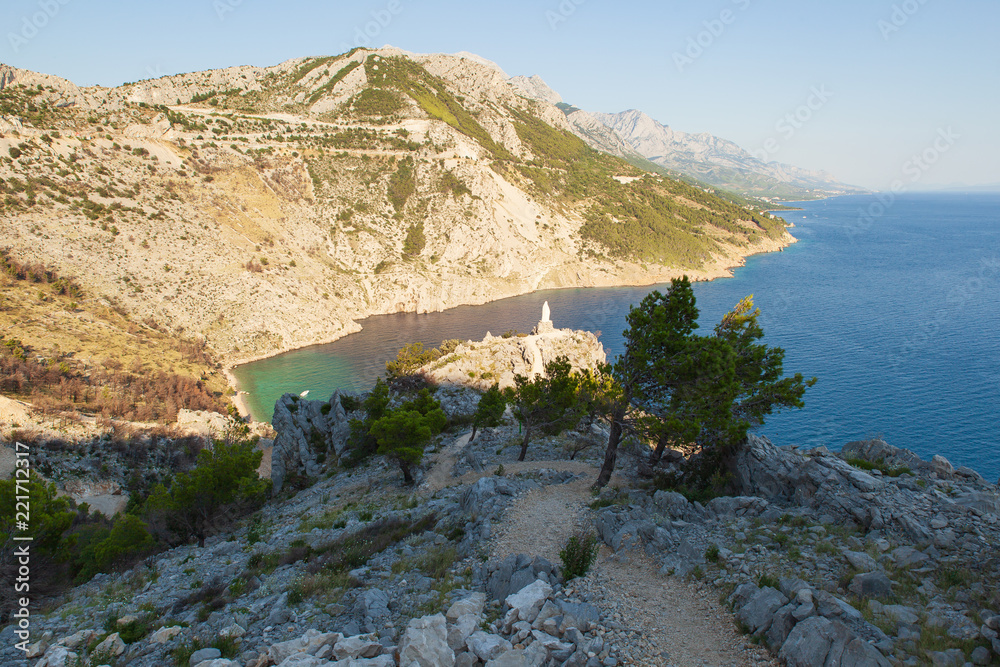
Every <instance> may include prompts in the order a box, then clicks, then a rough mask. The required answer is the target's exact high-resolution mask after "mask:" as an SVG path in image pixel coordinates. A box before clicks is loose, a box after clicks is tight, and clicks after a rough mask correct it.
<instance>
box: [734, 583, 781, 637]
mask: <svg viewBox="0 0 1000 667" xmlns="http://www.w3.org/2000/svg"><path fill="white" fill-rule="evenodd" d="M786 604H788V598H786V597H785V596H784V595H782V594H781V591H777V590H775V589H773V588H771V587H770V586H768V587H765V588H762V589H760V590H759V591H757V593H756V594H755V595H754V596H753V597H751V598H750V599H749V600H748V601H747V603H746V604H745V605H743V607H741V608H740V609H739V610H737V612H736V619H737V620H738V621H739V622H740V623H742V624H743V625H745V626H746V627H747V628H748V629H749V630H750V633H751V634H758V633H761V632H765V631H766V630H767V629H768V628H769V627H770V626H771V620H772V619H773V618H774V612H776V611H777V610H778V609H780V608H781V607H784V606H785V605H786Z"/></svg>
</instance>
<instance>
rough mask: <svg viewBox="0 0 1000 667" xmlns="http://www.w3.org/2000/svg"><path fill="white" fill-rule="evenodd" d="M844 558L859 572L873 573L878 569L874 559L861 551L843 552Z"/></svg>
mask: <svg viewBox="0 0 1000 667" xmlns="http://www.w3.org/2000/svg"><path fill="white" fill-rule="evenodd" d="M844 558H846V559H847V562H848V563H850V564H851V567H853V568H854V569H856V570H859V571H861V572H873V571H875V570H877V569H878V563H876V562H875V559H874V558H872V557H871V556H869V555H868V554H866V553H864V552H863V551H845V552H844Z"/></svg>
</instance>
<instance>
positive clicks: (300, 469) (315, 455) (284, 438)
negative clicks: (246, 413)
mask: <svg viewBox="0 0 1000 667" xmlns="http://www.w3.org/2000/svg"><path fill="white" fill-rule="evenodd" d="M348 395H349V394H347V393H342V392H341V391H340V390H337V391H335V392H333V395H332V396H331V397H330V400H329V401H307V400H304V399H303V398H301V397H300V396H297V395H295V394H285V395H283V396H282V397H281V398H279V399H278V400H277V402H276V403H275V404H274V418H273V419H272V421H271V423H272V424H273V426H274V430H275V431H276V432H277V436H276V437H275V438H274V449H273V450H272V453H271V482H272V483H273V485H274V486H273V488H274V492H275V493H277V492H278V491H279V490H281V487H282V485H283V484H284V482H285V479H286V477H287V476H288V475H289V474H290V473H297V474H302V475H307V476H309V477H315V476H317V475H319V474H320V472H322V470H323V467H322V464H323V462H324V461H325V460H326V457H327V456H328V455H336V456H340V455H341V454H343V453H344V451H345V450H346V449H347V437H348V435H350V432H351V426H350V419H349V418H348V415H347V411H346V410H344V406H343V403H342V401H341V397H342V396H348Z"/></svg>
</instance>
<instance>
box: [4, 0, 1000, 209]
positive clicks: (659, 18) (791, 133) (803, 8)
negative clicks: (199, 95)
mask: <svg viewBox="0 0 1000 667" xmlns="http://www.w3.org/2000/svg"><path fill="white" fill-rule="evenodd" d="M0 26H3V27H4V30H3V34H2V35H0V62H2V63H6V64H9V65H13V66H15V67H21V68H25V69H30V70H35V71H39V72H45V73H48V74H55V75H59V76H62V77H65V78H67V79H70V80H72V81H74V82H75V83H77V84H80V85H95V84H99V85H105V86H114V85H119V84H121V83H124V82H128V81H137V80H141V79H148V78H153V77H158V76H162V75H165V74H175V73H179V72H190V71H197V70H203V69H212V68H218V67H226V66H232V65H244V64H250V65H260V66H267V65H273V64H276V63H278V62H281V61H283V60H287V59H290V58H296V57H301V56H311V55H312V56H314V55H333V54H337V53H341V52H343V51H346V50H348V49H349V48H352V47H354V46H371V47H379V46H382V45H384V44H391V45H393V46H396V47H399V48H402V49H406V50H409V51H414V52H419V53H455V52H459V51H468V52H472V53H476V54H479V55H481V56H483V57H485V58H488V59H490V60H492V61H494V62H496V63H497V64H498V65H500V66H501V67H502V68H503V69H504V71H506V72H507V73H508V74H509V75H511V76H514V75H518V74H524V75H532V74H538V75H540V76H541V77H542V78H543V79H544V80H545V81H546V82H547V83H548V84H549V85H550V86H551V87H552V88H553V89H555V90H556V91H557V92H559V93H560V94H561V95H562V97H563V99H564V100H565V101H567V102H569V103H571V104H574V105H576V106H578V107H580V108H583V109H586V110H588V111H603V112H616V111H624V110H626V109H633V108H634V109H640V110H641V111H644V112H646V113H647V114H649V115H650V116H652V117H653V118H655V119H656V120H658V121H660V122H662V123H664V124H667V125H670V126H671V127H672V128H674V129H676V130H682V131H685V132H709V133H711V134H714V135H716V136H719V137H722V138H725V139H729V140H732V141H735V142H736V143H738V144H740V145H741V146H743V147H744V148H746V149H747V150H749V151H751V152H753V153H755V154H757V155H758V156H759V157H762V158H766V159H767V160H768V161H771V160H776V161H779V162H784V163H788V164H794V165H796V166H800V167H805V168H807V169H822V170H826V171H828V172H830V173H832V174H833V175H834V176H835V177H837V178H838V179H840V180H842V181H844V182H847V183H850V184H854V185H860V186H864V187H868V188H872V189H882V190H884V189H889V188H891V187H893V185H894V184H895V185H897V186H899V187H901V188H902V189H904V190H918V189H937V188H946V187H967V186H981V185H993V186H995V187H996V189H1000V158H998V156H1000V123H998V120H1000V85H998V84H1000V46H998V42H997V40H996V35H995V32H996V30H997V28H998V26H1000V2H997V1H996V0H949V1H948V2H945V1H944V0H838V1H837V2H828V1H819V0H795V1H792V0H710V1H708V2H705V1H701V2H695V1H694V0H689V1H685V2H677V1H670V0H658V1H656V2H652V1H643V2H639V1H631V2H630V1H628V0H619V1H618V2H615V3H611V2H607V1H606V0H538V1H536V2H529V1H527V0H505V1H504V2H498V1H496V0H480V1H479V2H474V3H473V2H457V1H445V0H442V1H435V0H364V1H361V2H350V3H348V2H336V1H323V0H285V1H284V2H281V3H280V4H279V3H276V2H265V1H264V0H172V1H171V2H169V3H167V2H110V1H107V0H5V1H4V2H3V4H2V7H0Z"/></svg>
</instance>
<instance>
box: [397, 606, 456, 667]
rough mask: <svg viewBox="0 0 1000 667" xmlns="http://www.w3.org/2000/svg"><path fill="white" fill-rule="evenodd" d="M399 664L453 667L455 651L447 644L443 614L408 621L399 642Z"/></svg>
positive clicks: (408, 666) (446, 631)
mask: <svg viewBox="0 0 1000 667" xmlns="http://www.w3.org/2000/svg"><path fill="white" fill-rule="evenodd" d="M399 664H400V665H406V667H412V665H416V667H453V666H454V664H455V652H454V651H453V650H451V647H449V646H448V626H447V621H446V620H445V617H444V614H434V615H433V616H423V617H421V618H415V619H413V620H412V621H410V624H409V625H408V626H407V628H406V632H404V633H403V639H402V640H401V641H400V643H399Z"/></svg>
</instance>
